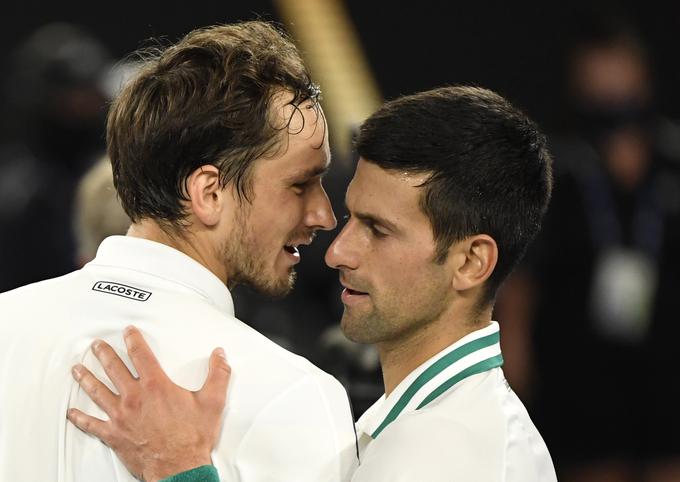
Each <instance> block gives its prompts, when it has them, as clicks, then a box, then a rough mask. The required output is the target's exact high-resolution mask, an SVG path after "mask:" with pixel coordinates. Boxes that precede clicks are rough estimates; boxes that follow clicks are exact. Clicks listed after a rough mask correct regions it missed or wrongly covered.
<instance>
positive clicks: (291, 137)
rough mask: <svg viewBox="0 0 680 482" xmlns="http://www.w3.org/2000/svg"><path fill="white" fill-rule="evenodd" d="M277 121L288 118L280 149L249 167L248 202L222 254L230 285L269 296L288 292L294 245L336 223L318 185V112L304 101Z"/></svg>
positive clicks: (323, 135) (296, 256)
mask: <svg viewBox="0 0 680 482" xmlns="http://www.w3.org/2000/svg"><path fill="white" fill-rule="evenodd" d="M291 115H292V117H290V116H291ZM282 116H283V117H282V119H283V120H284V121H287V119H289V118H290V126H289V128H284V129H283V131H282V138H283V141H282V145H281V147H280V148H279V149H278V151H277V153H276V154H275V155H274V156H273V157H271V158H265V159H259V160H257V161H256V162H255V165H254V166H253V171H252V195H251V196H250V199H251V200H252V203H248V202H246V201H244V202H243V203H242V205H241V208H240V210H239V211H238V212H237V213H236V215H235V219H234V220H233V231H232V232H231V235H230V236H229V239H228V240H227V242H226V243H225V245H224V247H223V250H222V254H223V259H224V263H225V266H227V269H228V273H229V275H228V278H229V282H230V284H233V283H244V284H248V285H250V286H252V287H253V288H255V289H257V290H258V291H261V292H263V293H266V294H269V295H271V296H283V295H285V294H287V293H288V292H289V291H290V290H291V289H292V287H293V283H294V280H295V271H294V266H295V265H296V264H297V263H298V262H299V261H300V253H299V252H298V246H299V245H304V244H309V243H311V241H312V239H313V237H314V233H315V231H316V230H318V229H323V230H329V229H333V228H334V227H335V226H336V224H337V223H336V220H335V216H334V215H333V210H332V208H331V205H330V202H329V200H328V196H327V195H326V192H325V191H324V188H323V186H322V185H321V178H322V176H323V174H324V173H325V172H326V171H327V170H328V167H329V165H330V150H329V147H328V136H327V129H326V125H325V119H324V116H323V112H322V111H321V108H320V107H318V106H314V105H313V104H312V103H310V102H308V103H304V104H302V105H301V106H300V108H299V110H294V108H293V107H292V106H287V107H284V108H283V109H282ZM303 121H304V124H303Z"/></svg>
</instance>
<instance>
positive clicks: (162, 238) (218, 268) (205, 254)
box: [127, 219, 228, 285]
mask: <svg viewBox="0 0 680 482" xmlns="http://www.w3.org/2000/svg"><path fill="white" fill-rule="evenodd" d="M127 236H131V237H133V238H142V239H148V240H149V241H155V242H157V243H161V244H165V245H167V246H170V247H171V248H174V249H176V250H177V251H180V252H182V253H184V254H186V255H187V256H189V257H190V258H192V259H193V260H194V261H197V262H198V263H200V264H202V265H203V266H205V267H206V268H207V269H208V270H210V271H211V272H212V273H213V274H214V275H215V276H217V277H218V278H219V279H220V280H222V282H223V283H224V284H225V285H226V284H227V283H228V279H227V270H226V267H225V266H224V265H223V263H221V262H220V261H219V257H218V255H217V252H216V250H215V248H214V246H211V245H210V243H209V242H207V240H205V239H202V237H201V236H197V235H195V234H194V233H193V232H191V231H189V230H187V231H185V232H184V234H183V235H182V236H179V235H174V234H170V233H168V232H167V231H165V230H163V229H161V227H160V226H159V225H158V223H156V222H155V221H153V220H150V219H143V220H141V221H139V222H137V223H133V224H132V225H131V226H130V229H129V230H128V232H127Z"/></svg>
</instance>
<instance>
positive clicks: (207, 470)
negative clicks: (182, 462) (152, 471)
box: [160, 465, 220, 482]
mask: <svg viewBox="0 0 680 482" xmlns="http://www.w3.org/2000/svg"><path fill="white" fill-rule="evenodd" d="M160 482H220V476H219V474H218V473H217V469H216V468H215V467H214V466H213V465H202V466H200V467H196V468H195V469H191V470H187V471H186V472H182V473H179V474H175V475H171V476H170V477H168V478H167V479H163V480H161V481H160Z"/></svg>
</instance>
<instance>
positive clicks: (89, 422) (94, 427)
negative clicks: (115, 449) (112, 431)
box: [66, 408, 111, 446]
mask: <svg viewBox="0 0 680 482" xmlns="http://www.w3.org/2000/svg"><path fill="white" fill-rule="evenodd" d="M66 418H68V419H69V420H70V421H71V423H72V424H73V425H75V426H76V427H78V428H79V429H80V430H82V431H83V432H85V433H89V434H90V435H94V436H95V437H97V438H99V439H101V440H102V442H104V443H105V444H106V445H108V446H111V443H110V442H111V440H110V435H109V426H108V424H107V423H106V422H105V421H103V420H100V419H98V418H96V417H91V416H90V415H86V414H85V413H83V412H81V411H80V410H78V409H77V408H70V409H69V410H68V412H67V413H66Z"/></svg>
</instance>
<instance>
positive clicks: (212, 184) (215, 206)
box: [186, 164, 225, 226]
mask: <svg viewBox="0 0 680 482" xmlns="http://www.w3.org/2000/svg"><path fill="white" fill-rule="evenodd" d="M186 189H187V195H188V198H189V206H190V209H191V212H192V214H193V215H194V216H196V218H197V219H198V220H199V221H201V222H202V223H203V224H204V225H206V226H214V225H216V224H217V223H218V221H219V220H220V217H221V213H222V209H223V207H224V201H225V200H224V195H225V193H224V192H223V190H222V187H221V186H220V171H219V170H218V169H217V167H215V166H212V165H210V164H206V165H205V166H201V167H199V168H198V169H196V170H195V171H194V172H192V173H191V174H190V175H189V177H188V178H187V181H186Z"/></svg>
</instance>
